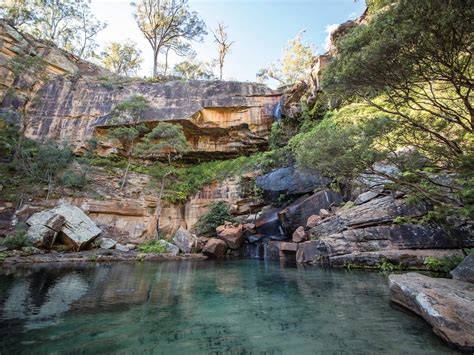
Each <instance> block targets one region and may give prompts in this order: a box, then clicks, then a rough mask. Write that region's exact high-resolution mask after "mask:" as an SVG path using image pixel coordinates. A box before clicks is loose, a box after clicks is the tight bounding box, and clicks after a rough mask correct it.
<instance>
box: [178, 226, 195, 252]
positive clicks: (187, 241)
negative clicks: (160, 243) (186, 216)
mask: <svg viewBox="0 0 474 355" xmlns="http://www.w3.org/2000/svg"><path fill="white" fill-rule="evenodd" d="M173 242H174V244H175V245H176V246H177V247H178V248H179V249H180V250H181V251H182V252H183V253H187V254H189V253H193V252H195V251H196V250H197V249H198V244H199V240H198V239H197V237H196V236H195V235H194V234H191V233H190V232H189V231H187V230H186V229H184V228H183V227H180V228H179V229H178V230H177V231H176V233H175V235H174V237H173Z"/></svg>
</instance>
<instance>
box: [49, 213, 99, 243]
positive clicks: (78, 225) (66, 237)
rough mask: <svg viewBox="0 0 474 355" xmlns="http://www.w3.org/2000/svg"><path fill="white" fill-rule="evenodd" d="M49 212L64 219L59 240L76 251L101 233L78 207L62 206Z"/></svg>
mask: <svg viewBox="0 0 474 355" xmlns="http://www.w3.org/2000/svg"><path fill="white" fill-rule="evenodd" d="M51 211H52V212H53V213H55V214H57V215H60V216H63V217H64V219H65V221H66V222H65V224H64V225H63V227H62V229H61V232H62V233H61V234H60V238H62V241H63V243H64V244H66V245H70V246H72V247H74V248H75V249H76V250H77V251H79V250H81V249H83V248H84V247H85V246H87V245H89V244H90V243H91V242H92V241H93V240H94V239H95V238H96V237H97V236H98V235H99V234H100V233H101V230H100V228H99V227H97V226H96V224H95V223H94V222H93V221H92V220H91V219H90V218H89V217H88V216H87V215H86V214H85V213H84V212H83V211H82V210H81V209H80V208H79V207H76V206H72V205H67V204H63V205H59V206H58V207H55V208H53V209H52V210H51Z"/></svg>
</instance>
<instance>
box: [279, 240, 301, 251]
mask: <svg viewBox="0 0 474 355" xmlns="http://www.w3.org/2000/svg"><path fill="white" fill-rule="evenodd" d="M278 249H279V250H280V251H283V252H296V251H297V250H298V243H290V242H279V243H278Z"/></svg>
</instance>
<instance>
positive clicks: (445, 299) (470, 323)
mask: <svg viewBox="0 0 474 355" xmlns="http://www.w3.org/2000/svg"><path fill="white" fill-rule="evenodd" d="M389 286H390V291H391V300H392V301H393V302H395V303H398V304H400V305H402V306H403V307H406V308H408V309H409V310H411V311H413V312H414V313H416V314H418V315H419V316H421V317H422V318H423V319H425V321H427V322H428V323H429V324H430V325H431V326H432V327H433V331H434V332H435V333H436V334H437V335H438V336H440V337H441V338H443V339H444V340H445V341H447V342H448V343H450V344H452V345H454V346H456V347H458V348H459V349H461V350H463V351H468V352H472V351H474V285H473V284H471V283H467V282H462V281H459V280H451V279H442V278H431V277H428V276H424V275H420V274H417V273H408V274H404V275H390V276H389Z"/></svg>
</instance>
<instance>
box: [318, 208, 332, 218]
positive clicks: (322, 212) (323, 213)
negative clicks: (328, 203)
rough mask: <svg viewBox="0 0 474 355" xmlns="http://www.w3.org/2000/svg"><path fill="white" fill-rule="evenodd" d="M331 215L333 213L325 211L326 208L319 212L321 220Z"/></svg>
mask: <svg viewBox="0 0 474 355" xmlns="http://www.w3.org/2000/svg"><path fill="white" fill-rule="evenodd" d="M330 215H331V213H330V212H329V211H328V210H326V209H324V208H321V210H319V216H320V217H321V218H326V217H329V216H330Z"/></svg>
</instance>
